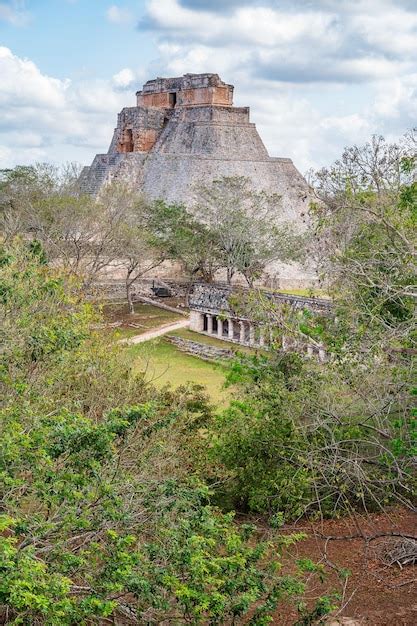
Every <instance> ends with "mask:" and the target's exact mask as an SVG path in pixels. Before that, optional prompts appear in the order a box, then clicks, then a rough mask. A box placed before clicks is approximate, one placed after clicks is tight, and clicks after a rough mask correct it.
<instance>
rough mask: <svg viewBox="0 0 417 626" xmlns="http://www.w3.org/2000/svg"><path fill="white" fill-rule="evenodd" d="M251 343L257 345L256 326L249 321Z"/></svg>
mask: <svg viewBox="0 0 417 626" xmlns="http://www.w3.org/2000/svg"><path fill="white" fill-rule="evenodd" d="M249 345H250V346H254V345H255V327H254V326H253V324H251V323H250V322H249Z"/></svg>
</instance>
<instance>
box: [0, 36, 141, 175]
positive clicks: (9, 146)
mask: <svg viewBox="0 0 417 626" xmlns="http://www.w3.org/2000/svg"><path fill="white" fill-rule="evenodd" d="M130 72H131V70H127V69H124V70H121V72H119V73H118V74H116V75H115V77H113V80H111V79H109V80H108V81H104V80H101V81H99V80H97V81H86V82H78V83H74V82H71V81H70V80H60V79H57V78H54V77H52V76H48V75H47V74H43V73H42V72H41V71H40V69H39V68H38V67H37V66H36V65H35V63H33V62H32V61H30V60H28V59H22V58H20V57H18V56H16V55H14V54H13V53H12V52H11V50H9V49H8V48H5V47H0V76H1V86H0V167H9V166H10V165H13V164H15V163H27V162H31V161H36V160H55V161H57V162H59V161H67V160H78V161H87V162H88V161H90V160H91V156H92V155H93V154H94V153H95V152H102V151H105V150H107V146H108V144H109V143H110V139H111V136H112V131H113V128H114V125H115V115H116V113H117V112H118V111H119V110H120V109H121V108H122V107H123V106H126V105H129V104H134V97H133V94H132V98H131V99H127V98H126V94H125V93H122V92H120V90H119V89H118V88H119V87H120V86H122V83H123V82H126V81H127V80H128V79H129V80H130V79H132V80H133V78H134V77H133V72H132V73H130Z"/></svg>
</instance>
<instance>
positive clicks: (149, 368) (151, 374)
mask: <svg viewBox="0 0 417 626" xmlns="http://www.w3.org/2000/svg"><path fill="white" fill-rule="evenodd" d="M192 334H193V336H194V333H192ZM222 345H223V346H224V345H225V344H223V343H222ZM125 349H126V350H127V352H128V354H129V357H130V358H132V359H133V361H134V364H135V366H136V367H137V368H138V370H140V371H142V372H145V377H146V379H147V380H148V381H151V382H153V383H154V384H155V385H156V386H157V387H163V386H164V385H165V384H167V383H170V384H171V385H172V386H173V387H179V386H180V385H183V384H184V383H186V382H188V381H189V382H193V383H198V384H199V385H204V386H205V387H206V389H207V393H208V395H209V396H210V398H211V401H212V402H213V403H214V404H217V405H219V406H225V405H226V404H227V402H228V400H229V399H230V397H231V390H230V389H224V388H223V384H224V380H225V368H224V366H223V365H221V364H215V363H209V362H207V361H203V360H202V359H199V358H197V357H194V356H191V355H189V354H185V353H184V352H180V351H179V350H177V348H176V347H175V346H174V345H172V344H170V343H169V342H168V341H166V340H164V338H163V337H158V338H157V339H154V340H152V341H146V342H144V343H141V344H136V345H134V346H129V347H127V348H125Z"/></svg>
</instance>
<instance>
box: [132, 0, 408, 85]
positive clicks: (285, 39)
mask: <svg viewBox="0 0 417 626" xmlns="http://www.w3.org/2000/svg"><path fill="white" fill-rule="evenodd" d="M381 3H382V4H383V5H385V7H384V9H383V10H379V11H378V12H377V13H376V12H375V4H374V3H373V2H367V0H360V1H359V2H354V3H353V2H343V1H342V2H338V3H337V2H335V1H333V0H322V1H321V2H320V1H319V2H317V3H314V9H313V8H312V5H311V3H310V2H303V1H302V0H299V1H298V2H292V3H285V2H280V3H278V2H277V3H275V2H272V4H271V3H268V2H267V1H265V2H263V3H262V4H260V5H256V4H253V3H246V2H239V3H238V2H232V3H226V4H227V6H228V7H229V8H230V9H231V11H229V12H227V13H224V12H220V11H218V10H217V9H216V7H215V6H214V5H213V4H212V3H210V2H191V1H188V2H185V0H182V2H180V0H150V2H149V4H148V10H147V14H146V16H145V18H144V19H143V20H142V21H141V22H140V23H139V28H140V29H147V30H152V31H153V32H155V33H156V34H157V35H158V34H159V35H160V37H161V39H162V38H163V39H164V41H165V42H168V43H175V44H182V45H183V46H184V47H185V49H186V50H192V48H193V47H194V46H201V45H205V46H208V47H210V48H212V49H213V50H217V49H220V50H222V54H229V55H230V54H233V55H234V56H235V57H236V60H237V61H238V60H239V59H240V54H243V55H244V57H245V58H247V57H248V56H249V65H248V67H247V71H248V72H250V73H251V75H252V76H254V77H256V76H261V77H263V78H265V79H270V80H273V81H276V80H279V81H285V82H296V83H297V82H305V83H309V82H312V83H315V82H339V83H346V82H351V83H355V82H357V83H360V82H364V81H372V80H380V79H381V78H387V77H390V76H395V75H398V73H402V72H403V71H404V70H406V69H407V68H408V67H409V65H410V64H414V63H415V54H416V51H417V11H416V9H414V10H412V9H408V8H407V6H401V3H399V4H396V5H394V4H393V3H391V2H390V1H389V0H381ZM268 5H269V6H268ZM248 52H249V53H250V54H249V55H248Z"/></svg>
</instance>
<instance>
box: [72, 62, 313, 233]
mask: <svg viewBox="0 0 417 626" xmlns="http://www.w3.org/2000/svg"><path fill="white" fill-rule="evenodd" d="M222 176H245V177H247V178H249V179H250V180H251V182H252V185H253V187H254V189H256V190H264V191H267V192H269V193H277V194H279V195H280V196H281V200H282V211H281V214H282V215H281V218H282V220H291V221H293V222H295V223H296V224H298V225H299V226H300V227H301V228H302V227H303V222H304V221H305V219H306V215H307V212H308V203H309V199H310V189H309V187H308V185H307V183H306V181H305V180H304V178H303V177H302V176H301V175H300V173H299V172H298V171H297V170H296V168H295V167H294V165H293V163H292V161H291V160H290V159H287V158H271V157H270V156H269V155H268V152H267V150H266V148H265V146H264V144H263V142H262V139H261V138H260V136H259V134H258V132H257V130H256V127H255V125H254V124H252V123H250V121H249V108H247V107H234V106H233V86H232V85H227V84H225V83H224V82H223V81H221V80H220V78H219V76H218V75H217V74H186V75H185V76H182V77H177V78H158V79H155V80H151V81H148V82H147V83H146V84H145V85H144V87H143V89H142V91H140V92H138V93H137V106H136V107H126V108H124V109H123V110H122V111H121V113H120V114H119V116H118V121H117V127H116V129H115V131H114V136H113V139H112V141H111V144H110V147H109V151H108V153H107V154H100V155H97V156H96V157H95V159H94V161H93V163H92V165H91V167H88V168H84V170H83V172H82V174H81V179H80V182H81V186H82V188H83V189H84V190H85V191H86V192H87V193H91V194H96V193H98V191H99V190H100V188H101V187H102V185H103V184H105V183H107V182H109V181H111V180H113V179H119V180H126V181H128V182H130V183H131V184H133V185H134V186H136V187H137V188H138V189H139V190H141V191H143V192H144V194H145V195H146V196H148V197H149V198H150V199H158V198H162V199H165V200H167V201H169V202H183V203H185V204H186V205H187V206H189V207H190V208H192V205H193V204H194V203H195V201H196V197H195V193H196V188H197V185H198V184H199V183H204V184H210V183H211V181H213V180H214V179H216V178H220V177H222Z"/></svg>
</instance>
